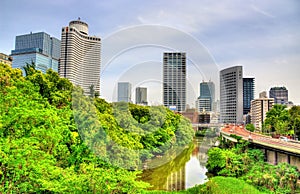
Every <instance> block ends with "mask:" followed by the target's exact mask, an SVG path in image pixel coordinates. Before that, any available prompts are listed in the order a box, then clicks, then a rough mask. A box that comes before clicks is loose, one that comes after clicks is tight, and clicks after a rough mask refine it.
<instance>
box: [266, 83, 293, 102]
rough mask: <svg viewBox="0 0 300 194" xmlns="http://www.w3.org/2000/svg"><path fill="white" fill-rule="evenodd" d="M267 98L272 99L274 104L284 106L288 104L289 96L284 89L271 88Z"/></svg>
mask: <svg viewBox="0 0 300 194" xmlns="http://www.w3.org/2000/svg"><path fill="white" fill-rule="evenodd" d="M269 98H274V104H283V105H286V104H288V102H289V94H288V90H287V89H286V87H284V86H283V87H272V88H271V89H270V91H269Z"/></svg>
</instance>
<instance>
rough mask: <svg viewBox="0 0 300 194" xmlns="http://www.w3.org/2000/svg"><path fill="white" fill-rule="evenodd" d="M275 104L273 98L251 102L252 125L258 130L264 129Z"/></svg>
mask: <svg viewBox="0 0 300 194" xmlns="http://www.w3.org/2000/svg"><path fill="white" fill-rule="evenodd" d="M273 103H274V99H273V98H258V99H254V100H252V101H251V112H250V115H251V123H252V124H253V125H254V126H255V128H256V129H260V130H261V129H262V124H263V122H264V121H265V119H266V116H267V112H268V111H269V110H270V109H271V108H272V106H273Z"/></svg>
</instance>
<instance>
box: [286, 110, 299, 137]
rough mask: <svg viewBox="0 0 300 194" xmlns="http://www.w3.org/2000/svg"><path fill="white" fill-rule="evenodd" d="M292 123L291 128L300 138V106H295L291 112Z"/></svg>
mask: <svg viewBox="0 0 300 194" xmlns="http://www.w3.org/2000/svg"><path fill="white" fill-rule="evenodd" d="M289 114H290V123H289V128H290V129H291V130H293V131H294V134H295V135H297V136H298V137H299V136H300V106H293V107H292V108H291V109H290V110H289Z"/></svg>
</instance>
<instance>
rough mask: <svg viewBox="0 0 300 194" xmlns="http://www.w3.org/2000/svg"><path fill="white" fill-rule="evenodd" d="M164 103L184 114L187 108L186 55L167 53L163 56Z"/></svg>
mask: <svg viewBox="0 0 300 194" xmlns="http://www.w3.org/2000/svg"><path fill="white" fill-rule="evenodd" d="M163 103H164V106H166V107H169V108H170V109H172V110H175V111H178V112H182V111H185V106H186V53H182V52H167V53H164V56H163Z"/></svg>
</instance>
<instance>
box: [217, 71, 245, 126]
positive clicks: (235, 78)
mask: <svg viewBox="0 0 300 194" xmlns="http://www.w3.org/2000/svg"><path fill="white" fill-rule="evenodd" d="M220 121H221V122H223V123H242V122H243V67H242V66H234V67H230V68H227V69H223V70H221V71H220Z"/></svg>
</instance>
